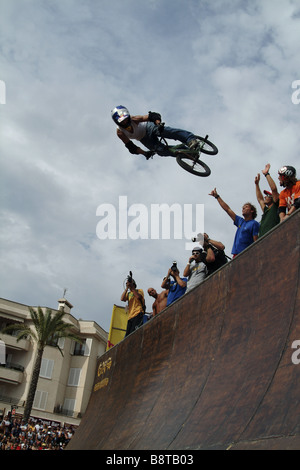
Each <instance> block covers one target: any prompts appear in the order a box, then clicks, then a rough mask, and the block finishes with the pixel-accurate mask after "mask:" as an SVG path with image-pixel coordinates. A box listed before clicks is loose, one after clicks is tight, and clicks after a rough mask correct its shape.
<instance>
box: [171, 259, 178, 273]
mask: <svg viewBox="0 0 300 470" xmlns="http://www.w3.org/2000/svg"><path fill="white" fill-rule="evenodd" d="M171 271H178V268H177V261H173V264H172V266H171Z"/></svg>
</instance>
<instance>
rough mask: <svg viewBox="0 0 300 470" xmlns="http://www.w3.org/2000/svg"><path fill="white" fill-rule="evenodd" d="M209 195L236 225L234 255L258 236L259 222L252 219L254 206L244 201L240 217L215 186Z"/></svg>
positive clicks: (255, 212)
mask: <svg viewBox="0 0 300 470" xmlns="http://www.w3.org/2000/svg"><path fill="white" fill-rule="evenodd" d="M209 196H213V197H214V198H215V199H217V201H218V203H219V204H220V206H221V207H222V209H223V210H224V211H225V212H226V213H227V214H228V215H229V217H230V218H231V219H232V220H233V223H234V225H235V226H236V227H237V230H236V233H235V237H234V242H233V247H232V255H233V257H235V256H236V255H238V254H239V253H241V252H242V251H243V250H245V249H246V248H247V247H248V246H250V245H251V244H252V243H253V242H255V241H256V240H257V238H258V232H259V223H258V222H257V221H256V220H254V219H255V218H256V217H257V210H256V207H255V206H253V205H252V204H251V203H250V202H246V203H245V204H244V205H243V207H242V217H241V216H239V215H237V214H236V213H235V212H234V211H233V210H232V209H231V208H230V207H229V205H228V204H227V203H226V202H225V201H224V200H223V199H222V198H221V196H220V195H219V194H218V193H217V190H216V188H215V189H213V190H212V191H211V193H209Z"/></svg>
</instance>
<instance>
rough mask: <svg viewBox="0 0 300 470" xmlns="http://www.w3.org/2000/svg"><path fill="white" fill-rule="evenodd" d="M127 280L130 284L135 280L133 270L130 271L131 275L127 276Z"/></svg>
mask: <svg viewBox="0 0 300 470" xmlns="http://www.w3.org/2000/svg"><path fill="white" fill-rule="evenodd" d="M127 282H129V283H130V284H131V283H132V282H133V277H132V272H131V271H129V275H128V276H127Z"/></svg>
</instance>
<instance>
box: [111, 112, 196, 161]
mask: <svg viewBox="0 0 300 470" xmlns="http://www.w3.org/2000/svg"><path fill="white" fill-rule="evenodd" d="M111 116H112V119H113V121H114V122H115V124H116V125H117V126H118V128H117V136H118V137H119V138H120V139H121V140H122V142H124V144H125V147H126V148H127V149H128V150H129V152H130V153H132V154H134V155H144V156H145V157H146V159H147V160H148V159H149V158H150V157H152V155H153V154H154V153H157V154H158V155H160V156H161V157H168V156H173V157H174V153H172V152H171V151H170V150H169V149H168V146H167V145H165V144H164V143H163V142H161V140H160V138H161V137H162V138H164V139H173V140H179V141H180V142H182V143H184V144H186V145H188V146H189V148H190V149H196V148H197V146H198V143H199V140H198V139H197V137H196V136H195V135H194V134H193V133H192V132H189V131H185V130H183V129H174V128H173V127H168V126H164V125H162V124H161V115H160V114H159V113H155V112H151V111H149V113H148V114H146V115H144V116H131V115H130V113H129V111H128V109H127V108H125V106H121V105H120V106H116V107H115V108H114V109H113V110H112V112H111ZM132 139H133V140H137V141H139V142H141V143H142V144H143V145H144V146H145V147H146V148H147V149H149V150H148V151H146V150H143V149H142V148H140V147H138V146H137V145H135V144H134V143H133V142H132Z"/></svg>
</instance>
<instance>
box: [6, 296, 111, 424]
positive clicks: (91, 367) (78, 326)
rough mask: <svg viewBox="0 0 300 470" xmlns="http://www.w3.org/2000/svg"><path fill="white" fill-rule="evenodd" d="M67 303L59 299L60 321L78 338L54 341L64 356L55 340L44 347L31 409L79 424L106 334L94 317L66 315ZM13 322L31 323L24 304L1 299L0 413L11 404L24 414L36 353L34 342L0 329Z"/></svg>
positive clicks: (41, 415) (40, 415)
mask: <svg viewBox="0 0 300 470" xmlns="http://www.w3.org/2000/svg"><path fill="white" fill-rule="evenodd" d="M72 307H73V306H72V305H71V304H70V303H69V302H68V301H67V300H66V299H64V298H63V299H60V300H59V301H58V309H61V308H64V312H65V316H64V321H65V322H67V323H70V324H71V325H72V328H73V330H74V333H75V334H76V335H77V336H79V337H80V338H81V340H82V343H78V342H75V341H74V340H71V339H69V338H65V339H61V340H59V347H60V349H61V350H62V351H63V356H62V355H61V353H60V351H59V349H58V348H57V347H55V345H47V346H46V348H45V351H44V354H43V360H42V365H41V371H40V376H39V380H38V386H37V391H36V394H35V399H34V404H33V409H32V412H31V414H32V416H34V417H36V418H41V419H45V420H49V421H56V422H60V423H69V424H74V425H78V424H79V423H80V418H81V416H82V415H83V414H84V412H85V410H86V407H87V404H88V401H89V398H90V394H91V391H92V387H93V381H94V377H95V370H96V363H97V358H98V357H100V356H101V355H102V354H103V353H104V352H105V350H106V344H107V338H108V333H107V332H106V331H104V330H103V329H102V328H101V327H100V326H99V325H98V324H97V323H96V322H94V321H84V320H77V319H76V318H75V317H74V316H73V315H71V309H72ZM33 308H36V307H33ZM52 310H53V309H52ZM12 323H13V324H15V323H28V324H29V325H30V324H31V323H32V321H31V317H30V313H29V308H28V306H27V305H22V304H20V303H16V302H13V301H10V300H5V299H2V298H0V362H1V363H2V364H0V415H1V414H6V413H7V412H8V411H11V410H12V409H13V410H14V411H16V413H17V415H22V414H23V411H24V404H25V400H26V397H27V393H28V389H29V383H30V379H31V375H32V370H33V366H34V361H35V356H36V344H35V343H34V342H32V341H30V340H29V339H22V340H20V341H18V342H17V339H16V335H17V331H13V332H12V333H10V334H3V333H1V330H2V329H3V328H4V327H5V326H7V325H9V324H12ZM4 356H5V357H4ZM0 418H1V416H0Z"/></svg>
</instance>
